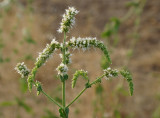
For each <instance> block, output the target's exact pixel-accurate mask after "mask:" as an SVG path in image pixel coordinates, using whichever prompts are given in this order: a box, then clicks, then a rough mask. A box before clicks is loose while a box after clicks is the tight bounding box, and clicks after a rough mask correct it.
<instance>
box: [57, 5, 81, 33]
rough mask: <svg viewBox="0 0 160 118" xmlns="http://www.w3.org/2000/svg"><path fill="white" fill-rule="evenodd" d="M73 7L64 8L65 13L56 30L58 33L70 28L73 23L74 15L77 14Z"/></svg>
mask: <svg viewBox="0 0 160 118" xmlns="http://www.w3.org/2000/svg"><path fill="white" fill-rule="evenodd" d="M78 12H79V11H77V10H76V9H75V8H74V7H69V8H68V9H66V13H65V14H63V19H62V22H61V23H60V28H59V29H58V30H57V31H58V32H59V33H62V32H68V31H69V29H70V28H72V27H73V25H74V24H75V15H76V14H78Z"/></svg>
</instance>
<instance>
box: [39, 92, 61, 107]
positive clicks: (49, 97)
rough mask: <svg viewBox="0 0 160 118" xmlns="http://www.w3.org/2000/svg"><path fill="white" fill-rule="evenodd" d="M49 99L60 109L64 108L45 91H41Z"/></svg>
mask: <svg viewBox="0 0 160 118" xmlns="http://www.w3.org/2000/svg"><path fill="white" fill-rule="evenodd" d="M41 92H42V93H43V94H44V95H45V96H46V97H47V98H48V99H50V100H51V101H52V102H53V103H55V104H56V105H57V106H59V107H60V108H63V107H62V106H61V105H60V104H58V103H57V102H56V101H55V100H54V99H53V98H52V97H51V96H49V95H48V94H47V93H45V92H44V91H43V90H42V91H41Z"/></svg>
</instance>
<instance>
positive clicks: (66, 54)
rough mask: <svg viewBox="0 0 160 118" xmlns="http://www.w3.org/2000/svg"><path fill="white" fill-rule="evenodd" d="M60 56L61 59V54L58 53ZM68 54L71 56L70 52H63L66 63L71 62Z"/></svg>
mask: <svg viewBox="0 0 160 118" xmlns="http://www.w3.org/2000/svg"><path fill="white" fill-rule="evenodd" d="M59 56H60V58H61V59H63V55H62V54H59ZM70 56H72V54H71V53H70V52H69V51H66V52H65V63H66V64H70V63H71V62H72V60H71V58H70Z"/></svg>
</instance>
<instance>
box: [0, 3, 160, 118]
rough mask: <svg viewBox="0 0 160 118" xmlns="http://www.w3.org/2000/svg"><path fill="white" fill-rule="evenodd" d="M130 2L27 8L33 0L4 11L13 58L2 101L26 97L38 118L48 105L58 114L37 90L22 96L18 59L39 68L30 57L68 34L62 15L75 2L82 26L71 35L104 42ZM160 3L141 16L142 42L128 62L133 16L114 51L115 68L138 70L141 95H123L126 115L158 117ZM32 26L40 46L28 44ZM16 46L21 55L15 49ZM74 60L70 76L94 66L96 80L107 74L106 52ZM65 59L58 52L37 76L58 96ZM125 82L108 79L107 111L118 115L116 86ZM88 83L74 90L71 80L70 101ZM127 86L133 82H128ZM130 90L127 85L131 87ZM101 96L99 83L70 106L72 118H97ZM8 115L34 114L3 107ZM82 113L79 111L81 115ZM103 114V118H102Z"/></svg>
mask: <svg viewBox="0 0 160 118" xmlns="http://www.w3.org/2000/svg"><path fill="white" fill-rule="evenodd" d="M127 1H128V0H119V1H117V0H85V1H83V0H81V1H73V0H67V1H64V0H46V1H45V0H37V1H36V0H35V1H34V2H33V3H32V7H33V9H34V11H33V12H29V11H28V10H27V5H28V4H27V1H26V0H21V1H17V3H16V4H15V3H14V4H12V5H11V9H10V10H9V11H8V12H7V13H6V12H4V11H3V10H2V9H0V10H1V11H0V12H1V14H2V15H3V18H1V28H2V38H3V43H4V44H5V47H4V48H3V50H2V55H3V57H4V58H10V62H5V63H1V64H0V102H3V101H6V100H9V101H10V100H13V99H15V97H20V98H25V99H26V103H27V104H28V105H30V106H31V107H32V109H33V111H34V113H33V117H34V118H41V116H42V115H43V114H44V108H48V109H50V110H52V111H53V112H55V113H56V114H57V107H55V105H53V104H52V103H50V102H49V101H48V100H47V99H46V98H45V97H44V96H41V95H40V96H39V97H37V96H36V95H35V91H34V92H32V93H29V92H27V93H25V94H21V92H20V85H19V75H18V74H17V73H16V72H15V70H14V67H15V65H16V63H17V62H19V61H25V63H26V64H27V65H28V67H29V68H32V67H33V64H34V61H33V60H25V55H32V56H33V58H34V59H35V58H36V57H37V56H38V52H40V51H42V49H43V48H44V47H45V45H46V43H48V42H49V40H48V39H50V37H54V36H55V37H56V39H57V40H58V41H62V36H61V35H59V34H58V33H57V32H56V30H57V28H58V27H59V22H60V21H61V15H62V14H63V12H64V9H65V8H67V7H68V6H75V7H76V8H77V9H78V10H79V11H80V13H79V14H78V15H77V18H76V26H75V27H74V29H73V30H72V31H71V36H81V37H86V36H91V37H97V38H98V39H100V40H102V39H101V37H100V35H101V33H102V31H103V29H104V26H105V24H106V23H107V22H108V20H109V18H110V17H113V16H117V17H122V16H124V15H125V13H126V12H127V9H126V7H125V5H124V3H125V2H127ZM159 5H160V1H159V0H152V1H147V2H146V5H145V7H144V11H143V13H142V16H141V20H142V22H141V24H140V29H139V33H140V40H139V41H138V43H137V44H136V47H135V49H134V54H133V56H132V58H131V59H130V61H129V63H128V64H127V60H126V53H127V50H128V48H129V43H130V40H132V38H130V39H128V38H126V36H127V35H128V34H129V33H130V32H132V19H130V20H128V21H127V22H126V24H125V25H123V26H122V27H121V28H120V38H121V40H120V42H119V44H118V45H117V46H116V48H115V49H114V50H113V53H112V54H111V59H112V62H113V64H112V67H117V68H119V67H121V66H123V65H126V64H127V66H128V68H129V69H130V71H131V72H132V74H133V80H134V85H135V93H134V96H133V97H129V96H121V95H120V96H119V101H118V102H119V104H121V108H120V113H121V115H122V118H127V116H128V114H131V115H132V114H133V118H152V114H153V112H154V111H155V109H156V108H157V107H158V106H159V105H160V102H159V101H158V99H156V96H158V95H160V92H159V91H160V86H159V85H160V61H159V60H160V51H159V50H160V39H159V38H160V14H159V12H160V7H159ZM25 28H26V29H29V31H30V33H31V36H32V37H33V39H34V40H35V41H36V44H28V43H26V42H25V41H24V40H23V30H24V29H25ZM15 50H16V51H18V53H15ZM72 60H73V64H72V65H71V66H70V68H71V69H70V71H69V73H70V75H72V74H73V73H74V71H75V70H76V69H81V68H82V69H84V70H88V72H89V76H90V78H91V79H94V78H95V77H97V76H98V75H100V74H101V73H102V69H101V67H100V61H101V52H100V51H99V50H96V51H94V50H93V51H87V52H85V53H82V52H79V51H74V52H73V56H72ZM59 63H60V58H59V56H58V53H57V54H54V56H53V58H51V59H50V60H49V61H48V62H47V64H46V66H43V67H42V68H41V69H40V70H39V72H38V74H37V76H36V78H37V79H38V80H40V81H41V82H42V83H43V86H44V89H45V90H46V91H47V92H48V93H49V94H50V95H52V96H60V95H61V93H59V92H57V93H56V92H55V90H56V89H57V85H58V86H59V84H60V81H59V80H57V79H56V78H55V75H56V71H55V68H56V67H57V66H58V65H59ZM119 82H121V80H118V79H117V80H113V81H111V82H107V81H104V82H103V86H104V88H105V91H104V93H106V95H104V96H105V100H104V101H105V106H106V109H105V113H106V114H108V115H109V116H108V117H106V118H114V117H113V116H112V115H111V116H110V114H113V104H114V102H115V101H116V98H114V95H113V94H112V92H113V90H114V89H115V86H116V85H117V84H118V83H119ZM83 84H84V82H83V81H82V82H81V81H79V82H78V84H77V87H76V89H74V90H72V89H71V80H70V79H69V80H68V82H67V102H69V101H70V100H72V99H73V96H75V95H76V93H77V92H79V91H80V90H81V88H82V86H81V85H83ZM124 85H125V87H126V85H127V83H125V84H124ZM126 89H127V87H126ZM94 98H95V91H94V87H93V88H92V89H88V90H87V92H85V93H84V94H83V95H82V96H81V97H80V100H79V101H78V103H74V104H73V106H71V108H70V118H75V117H76V118H92V114H93V111H94V108H93V104H92V103H93V100H94ZM0 110H1V113H3V116H0V117H2V118H16V115H17V113H20V114H21V115H22V116H23V117H22V118H31V115H30V114H27V113H26V112H25V111H24V110H23V109H19V108H17V106H13V107H5V108H0ZM76 111H78V112H79V113H78V114H77V112H76ZM98 118H100V116H99V117H98Z"/></svg>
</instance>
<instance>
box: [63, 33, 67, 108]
mask: <svg viewBox="0 0 160 118" xmlns="http://www.w3.org/2000/svg"><path fill="white" fill-rule="evenodd" d="M65 43H66V32H64V40H63V49H62V50H63V63H64V64H66V58H65V52H66V47H65ZM65 89H66V85H65V80H64V81H63V82H62V105H63V108H65V106H66V95H65Z"/></svg>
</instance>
